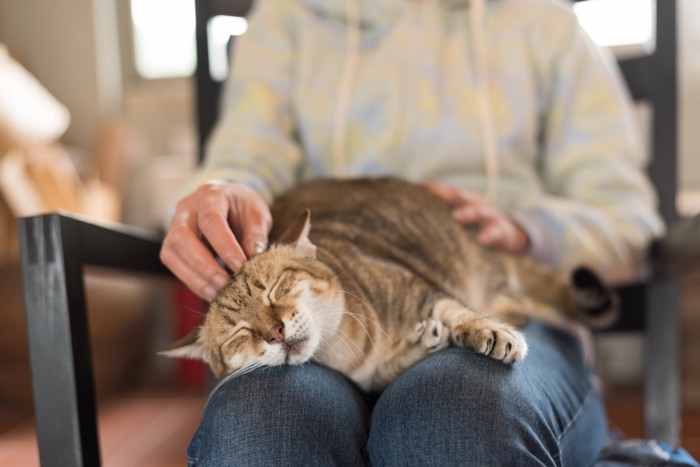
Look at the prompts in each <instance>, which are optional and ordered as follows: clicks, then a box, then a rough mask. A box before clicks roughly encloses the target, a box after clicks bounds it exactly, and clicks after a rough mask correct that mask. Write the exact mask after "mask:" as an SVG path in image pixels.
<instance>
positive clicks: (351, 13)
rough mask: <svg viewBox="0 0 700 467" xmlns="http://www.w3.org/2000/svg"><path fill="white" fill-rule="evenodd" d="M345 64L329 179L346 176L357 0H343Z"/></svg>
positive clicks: (357, 54)
mask: <svg viewBox="0 0 700 467" xmlns="http://www.w3.org/2000/svg"><path fill="white" fill-rule="evenodd" d="M345 17H346V21H347V25H346V26H347V27H346V29H345V62H344V63H343V73H342V75H341V79H340V84H339V85H338V96H337V99H336V106H335V121H334V127H333V140H332V149H331V150H332V155H333V176H334V177H337V178H342V177H344V176H347V175H348V174H347V154H346V150H347V147H346V146H347V139H348V117H349V115H348V114H349V112H350V100H351V98H352V91H353V88H354V86H355V79H356V77H357V73H358V68H359V62H360V11H359V6H358V1H357V0H345Z"/></svg>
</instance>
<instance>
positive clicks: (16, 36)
mask: <svg viewBox="0 0 700 467" xmlns="http://www.w3.org/2000/svg"><path fill="white" fill-rule="evenodd" d="M194 1H195V0H64V1H60V2H47V1H45V0H0V303H2V306H1V307H0V310H1V311H0V465H37V463H38V457H37V454H36V443H35V440H34V438H33V425H32V423H33V422H32V416H31V411H32V408H31V386H30V382H29V367H28V365H29V364H28V357H27V350H26V334H25V329H24V326H25V324H24V316H23V305H22V295H21V280H20V271H19V265H18V251H17V235H16V232H15V223H14V219H15V218H16V217H17V216H23V215H31V214H36V213H38V212H44V211H47V210H56V209H65V210H69V211H72V212H76V213H80V214H85V215H89V216H93V217H98V218H101V219H104V220H109V221H118V222H124V223H127V224H131V225H136V226H140V227H145V228H149V229H155V230H160V229H162V226H163V223H164V219H165V217H166V215H167V212H168V209H169V207H170V205H171V203H172V200H173V199H174V198H175V197H176V195H177V193H178V190H179V189H180V187H181V185H182V183H183V181H184V180H185V179H186V178H187V177H188V175H189V174H191V172H192V170H193V167H194V166H195V164H196V160H197V151H198V149H197V148H198V140H197V138H198V136H197V130H196V115H195V102H194V80H193V77H192V76H193V72H194V70H195V66H196V51H195V15H194ZM230 1H232V2H235V0H230ZM658 1H663V0H658ZM652 2H653V0H603V1H600V0H598V1H591V2H587V3H586V4H585V5H577V14H578V16H579V19H580V20H581V22H582V24H583V25H584V27H585V28H586V29H587V30H588V32H589V33H590V35H591V36H592V37H593V39H594V40H595V41H596V42H597V43H599V44H600V45H602V46H605V47H611V48H612V49H613V51H614V53H615V54H616V55H617V56H619V57H623V56H632V55H635V54H643V53H645V52H646V51H647V50H649V48H650V47H653V43H654V38H653V29H652V12H653V3H652ZM678 8H679V15H678V27H679V35H678V45H679V70H678V71H679V78H680V81H679V121H680V132H679V149H680V154H679V157H680V161H679V172H678V180H679V187H680V192H679V196H678V209H679V212H680V213H681V214H682V215H687V216H690V215H694V214H695V213H697V212H700V153H699V150H698V148H700V131H697V130H696V128H698V127H699V125H700V28H698V27H697V25H698V24H700V2H697V1H696V0H679V5H678ZM208 27H209V28H210V31H211V43H210V48H211V55H210V62H211V69H210V73H211V75H212V77H213V78H214V79H218V80H221V79H223V77H224V76H226V74H227V67H228V61H227V54H226V48H227V43H228V41H229V37H230V36H232V35H234V36H236V35H240V34H245V30H246V22H245V19H243V18H233V17H218V18H214V19H213V20H212V21H211V22H210V24H209V26H208ZM645 118H646V116H645V111H644V109H640V119H642V120H644V119H645ZM87 294H88V308H89V313H90V318H89V319H90V326H91V336H92V345H93V350H94V361H95V369H96V378H97V388H98V396H99V399H100V437H101V439H102V444H103V461H104V462H105V464H106V465H183V464H184V452H185V448H186V445H187V442H188V440H189V437H190V436H191V435H192V432H193V430H194V428H195V426H196V423H197V419H198V416H199V412H200V411H201V408H202V405H203V403H204V400H205V398H206V393H207V387H208V384H209V381H208V378H207V376H206V372H205V371H204V370H203V369H202V368H200V367H191V366H183V365H180V364H174V363H170V362H165V361H162V360H160V359H158V358H156V357H155V356H154V355H155V350H157V349H158V348H160V347H162V346H164V345H165V344H166V343H167V342H169V341H170V340H171V339H173V337H174V336H175V335H176V334H178V333H179V332H181V329H180V328H182V327H183V326H185V327H187V326H193V323H194V322H196V319H197V316H198V314H197V311H196V310H197V309H198V307H199V304H198V303H197V302H196V301H192V299H191V297H186V296H185V297H184V298H183V297H182V296H181V295H182V291H181V290H178V289H177V288H175V287H173V286H172V285H169V284H163V283H157V282H155V281H153V282H149V281H146V280H143V279H141V278H140V279H139V280H138V281H135V280H133V279H131V280H129V279H124V278H114V277H111V276H109V277H108V276H105V275H103V274H91V275H90V276H89V277H88V282H87ZM178 296H179V298H180V299H178ZM183 299H184V300H185V302H184V304H183V301H182V300H183ZM187 300H190V301H189V302H188V301H187ZM176 302H177V304H176ZM681 308H682V309H681V316H682V320H683V322H682V330H683V341H682V348H683V353H682V355H683V362H682V367H683V386H682V391H683V407H684V429H683V443H684V445H685V447H686V448H687V449H688V450H689V451H690V452H691V453H692V454H694V456H695V457H700V359H699V358H698V356H700V313H699V312H698V308H700V273H693V272H687V273H684V274H683V277H682V284H681ZM597 344H598V350H599V353H600V354H601V358H600V359H599V360H600V362H601V363H600V368H599V372H600V374H601V375H602V376H603V379H604V380H605V382H606V385H607V386H608V387H609V388H610V389H609V393H608V394H609V395H608V398H609V406H610V408H611V414H612V418H613V421H614V422H615V423H616V424H618V425H620V426H622V427H623V429H624V431H625V432H626V434H628V435H629V436H640V435H641V433H642V431H641V396H640V387H641V386H640V383H641V374H642V373H641V367H642V363H641V355H642V341H641V337H640V336H635V335H616V336H605V337H603V338H599V340H598V343H597Z"/></svg>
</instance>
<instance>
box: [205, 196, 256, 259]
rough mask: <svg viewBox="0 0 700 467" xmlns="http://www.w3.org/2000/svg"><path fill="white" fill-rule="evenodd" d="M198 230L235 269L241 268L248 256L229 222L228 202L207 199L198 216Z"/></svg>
mask: <svg viewBox="0 0 700 467" xmlns="http://www.w3.org/2000/svg"><path fill="white" fill-rule="evenodd" d="M196 230H198V231H200V232H201V233H202V236H204V238H206V239H207V242H209V245H211V247H212V249H213V250H214V251H215V252H216V254H217V255H218V256H219V257H220V258H221V259H223V260H224V262H225V263H226V264H227V265H228V266H229V267H230V268H231V269H232V270H233V271H238V270H239V269H240V268H241V266H242V265H243V262H244V261H245V260H246V256H245V253H244V252H243V249H242V248H241V246H240V245H239V243H238V240H236V237H235V236H234V234H233V231H232V230H231V227H230V225H229V223H228V205H227V204H225V203H221V201H220V200H218V199H217V200H207V199H205V200H204V201H203V202H202V207H201V209H200V211H199V215H198V216H197V224H196Z"/></svg>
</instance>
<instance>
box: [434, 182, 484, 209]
mask: <svg viewBox="0 0 700 467" xmlns="http://www.w3.org/2000/svg"><path fill="white" fill-rule="evenodd" d="M425 186H426V188H428V189H429V190H430V191H432V192H433V193H434V194H436V195H438V196H439V197H441V198H442V199H444V200H445V201H447V202H448V203H450V204H462V203H478V204H482V203H485V202H486V200H485V198H484V197H483V196H481V195H480V194H479V193H476V192H473V191H470V190H465V189H463V188H457V187H453V186H449V185H444V184H442V183H440V182H438V181H435V180H431V181H429V182H426V183H425Z"/></svg>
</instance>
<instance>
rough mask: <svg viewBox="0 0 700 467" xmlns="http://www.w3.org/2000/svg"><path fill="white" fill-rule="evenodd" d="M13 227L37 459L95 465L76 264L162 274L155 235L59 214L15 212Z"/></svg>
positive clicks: (89, 366)
mask: <svg viewBox="0 0 700 467" xmlns="http://www.w3.org/2000/svg"><path fill="white" fill-rule="evenodd" d="M18 228H19V234H20V251H21V256H22V275H23V281H24V299H25V313H26V319H27V329H28V335H29V353H30V361H31V367H32V369H31V372H32V388H33V394H34V407H35V413H36V429H37V439H38V443H39V457H40V459H41V464H42V465H43V466H53V465H56V466H97V465H99V464H100V453H99V441H98V435H97V434H98V432H97V422H96V410H95V389H94V381H93V371H92V361H91V352H90V339H89V333H88V317H87V312H86V311H87V310H86V307H85V289H84V285H83V272H84V267H85V266H87V265H92V266H102V267H108V268H116V269H125V270H129V271H140V272H145V273H155V274H164V275H168V276H169V275H170V272H169V271H168V270H167V269H166V268H165V267H164V266H163V265H162V264H161V263H160V261H159V257H158V255H159V251H160V237H159V236H158V235H156V234H153V233H148V232H144V231H140V230H138V229H133V228H127V227H125V226H120V225H111V226H107V225H99V224H95V223H93V222H92V221H88V220H84V219H80V218H78V217H71V216H67V215H63V214H46V215H41V216H35V217H26V218H21V219H18Z"/></svg>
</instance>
